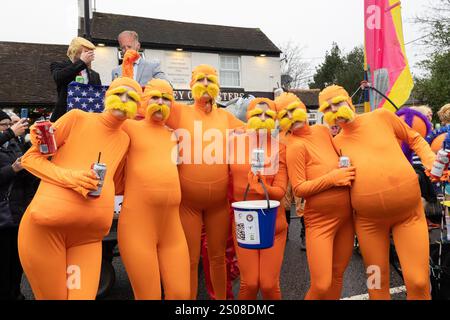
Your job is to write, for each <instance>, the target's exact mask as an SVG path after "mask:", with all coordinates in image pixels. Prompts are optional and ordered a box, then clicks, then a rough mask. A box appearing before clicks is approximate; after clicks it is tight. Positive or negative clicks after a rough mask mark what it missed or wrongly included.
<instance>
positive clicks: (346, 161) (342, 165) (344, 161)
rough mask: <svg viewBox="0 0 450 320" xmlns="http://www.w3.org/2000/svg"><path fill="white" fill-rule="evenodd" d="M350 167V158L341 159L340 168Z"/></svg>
mask: <svg viewBox="0 0 450 320" xmlns="http://www.w3.org/2000/svg"><path fill="white" fill-rule="evenodd" d="M348 167H350V158H349V157H346V156H341V157H339V168H348Z"/></svg>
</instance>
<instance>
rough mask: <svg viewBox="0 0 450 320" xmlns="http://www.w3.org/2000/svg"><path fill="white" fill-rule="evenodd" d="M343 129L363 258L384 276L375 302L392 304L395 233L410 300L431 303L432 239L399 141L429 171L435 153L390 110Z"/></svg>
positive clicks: (341, 145) (373, 292)
mask: <svg viewBox="0 0 450 320" xmlns="http://www.w3.org/2000/svg"><path fill="white" fill-rule="evenodd" d="M325 90H326V89H325ZM341 127H342V128H343V131H342V132H341V133H340V134H339V135H337V136H336V137H335V138H334V141H335V143H336V146H337V148H338V149H339V150H341V151H342V154H343V155H346V156H349V157H350V161H351V163H352V165H353V166H355V167H356V178H355V181H354V183H353V186H352V188H351V200H352V205H353V208H354V210H355V214H356V215H355V229H356V234H357V236H358V241H359V244H360V249H361V253H362V256H363V259H364V263H365V265H366V268H368V272H369V273H371V274H373V272H377V271H378V274H380V272H381V281H374V282H373V284H374V286H372V287H369V295H370V298H371V299H390V295H389V242H390V232H391V231H392V236H393V239H394V243H395V248H396V251H397V253H398V256H399V258H400V263H401V266H402V272H403V278H404V281H405V284H406V290H407V294H408V295H407V297H408V299H429V298H430V285H429V267H428V263H429V261H428V259H429V240H428V230H427V224H426V220H425V215H424V210H423V206H422V202H421V196H420V188H419V184H418V180H417V175H416V173H415V172H414V170H413V168H412V166H411V165H410V164H409V162H408V160H407V159H406V157H405V156H404V155H403V153H402V150H401V148H400V146H399V144H398V142H397V139H399V140H402V141H404V142H406V143H407V144H408V145H409V146H410V147H411V149H412V150H413V151H414V152H415V153H416V154H417V155H419V157H420V158H421V160H422V162H423V164H424V165H425V166H426V167H427V168H431V166H432V163H433V161H434V158H435V155H434V153H433V152H432V151H431V149H430V147H429V146H428V144H427V143H426V141H425V140H424V139H423V138H422V137H421V136H420V134H419V133H417V132H415V131H414V130H412V129H411V128H410V127H409V126H408V125H406V124H405V123H404V122H403V121H402V120H401V119H400V118H398V117H397V116H396V115H395V114H393V113H392V112H389V111H387V110H385V109H378V110H375V111H373V112H371V113H367V114H363V115H360V116H357V117H356V118H355V119H354V120H353V121H351V122H348V123H345V124H342V125H341ZM369 268H370V269H369ZM376 276H377V275H376V274H375V277H376ZM373 279H376V278H373ZM378 279H379V278H378Z"/></svg>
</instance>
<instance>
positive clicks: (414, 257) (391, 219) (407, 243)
mask: <svg viewBox="0 0 450 320" xmlns="http://www.w3.org/2000/svg"><path fill="white" fill-rule="evenodd" d="M416 182H417V181H416ZM387 193H389V192H386V193H385V195H384V196H385V197H384V198H385V200H387V201H388V202H384V201H383V202H382V201H373V200H372V203H371V205H370V207H368V208H366V209H367V212H364V211H363V210H360V211H358V212H357V213H356V215H355V229H356V234H357V236H358V241H359V245H360V249H361V254H362V256H363V260H364V264H365V266H366V268H369V267H372V268H371V269H366V270H367V271H370V272H371V273H372V274H373V272H374V271H376V270H379V271H380V277H379V278H378V280H379V281H378V284H379V286H377V278H376V275H372V276H371V273H369V274H368V276H369V277H371V279H372V281H369V283H368V285H371V286H373V287H369V288H368V289H369V295H370V299H383V300H388V299H390V293H389V287H390V286H389V279H390V278H389V275H390V271H389V245H390V233H391V231H392V237H393V240H394V244H395V250H396V251H397V254H398V257H399V259H400V264H401V266H402V273H403V279H404V281H405V285H406V290H407V293H408V296H407V298H408V299H412V300H417V299H430V282H429V273H428V272H429V271H428V270H429V267H428V258H429V239H428V230H427V224H426V219H425V215H424V213H423V206H422V202H421V201H420V190H419V189H418V186H417V185H415V186H414V185H409V186H407V185H404V186H402V187H399V188H396V190H395V192H394V191H391V195H390V196H388V195H387ZM392 198H396V199H399V198H400V199H401V200H402V202H401V203H402V205H401V206H399V205H397V206H392V205H389V203H392V202H389V200H390V199H392ZM375 208H376V212H377V217H376V218H374V217H373V214H370V213H372V212H374V211H373V210H374V209H375ZM368 214H369V215H368ZM374 266H375V268H374ZM378 267H379V269H378ZM369 280H370V279H369Z"/></svg>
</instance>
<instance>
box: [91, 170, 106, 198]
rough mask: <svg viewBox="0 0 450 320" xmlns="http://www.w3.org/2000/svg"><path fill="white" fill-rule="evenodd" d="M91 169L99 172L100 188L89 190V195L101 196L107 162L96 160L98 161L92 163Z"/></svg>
mask: <svg viewBox="0 0 450 320" xmlns="http://www.w3.org/2000/svg"><path fill="white" fill-rule="evenodd" d="M91 169H92V170H94V171H95V173H96V174H97V177H98V178H99V181H98V189H97V190H95V191H91V192H89V193H88V196H91V197H99V196H100V194H101V193H102V187H103V183H104V182H105V176H106V164H105V163H97V162H96V163H94V164H92V166H91Z"/></svg>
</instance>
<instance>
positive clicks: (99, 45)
mask: <svg viewBox="0 0 450 320" xmlns="http://www.w3.org/2000/svg"><path fill="white" fill-rule="evenodd" d="M97 46H98V47H104V46H105V44H104V43H97Z"/></svg>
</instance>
